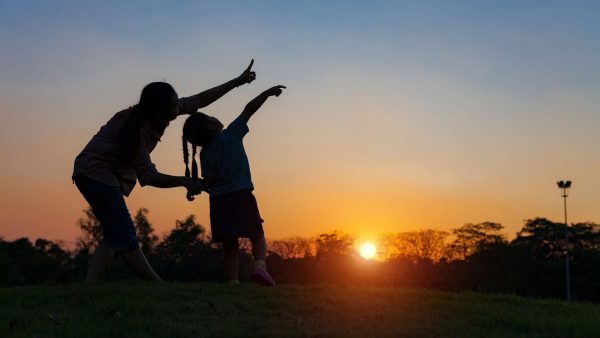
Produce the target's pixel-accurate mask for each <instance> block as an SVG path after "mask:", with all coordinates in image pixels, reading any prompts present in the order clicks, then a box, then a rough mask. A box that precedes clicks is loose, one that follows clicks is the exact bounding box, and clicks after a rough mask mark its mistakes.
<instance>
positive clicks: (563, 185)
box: [556, 181, 571, 301]
mask: <svg viewBox="0 0 600 338" xmlns="http://www.w3.org/2000/svg"><path fill="white" fill-rule="evenodd" d="M556 184H557V185H558V188H559V189H562V197H563V199H564V205H565V280H566V289H567V290H566V291H567V301H570V300H571V275H570V273H569V223H567V197H568V196H569V192H568V190H569V188H570V187H571V181H558V182H556Z"/></svg>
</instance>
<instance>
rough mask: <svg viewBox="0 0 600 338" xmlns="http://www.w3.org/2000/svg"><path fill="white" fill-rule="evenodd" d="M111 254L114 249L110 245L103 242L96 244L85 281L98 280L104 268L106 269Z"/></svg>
mask: <svg viewBox="0 0 600 338" xmlns="http://www.w3.org/2000/svg"><path fill="white" fill-rule="evenodd" d="M113 255H114V251H113V249H112V248H111V247H110V246H108V245H106V244H103V243H101V244H100V245H98V247H97V248H96V250H95V251H94V253H93V254H92V259H91V262H90V267H89V268H88V271H87V274H86V276H85V282H86V283H93V282H97V281H98V280H100V277H102V274H103V273H104V270H106V267H107V266H108V264H109V263H110V261H111V260H112V257H113Z"/></svg>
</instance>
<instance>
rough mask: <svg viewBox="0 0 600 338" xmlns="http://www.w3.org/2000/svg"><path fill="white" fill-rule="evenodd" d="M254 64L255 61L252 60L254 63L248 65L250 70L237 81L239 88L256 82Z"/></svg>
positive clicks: (247, 69) (245, 71)
mask: <svg viewBox="0 0 600 338" xmlns="http://www.w3.org/2000/svg"><path fill="white" fill-rule="evenodd" d="M253 64H254V59H252V61H250V65H248V68H246V70H244V72H243V73H242V74H241V75H240V76H238V77H237V78H236V79H235V80H236V82H237V85H238V86H241V85H243V84H246V83H250V82H252V81H254V80H256V73H255V72H253V71H252V70H251V69H252V65H253Z"/></svg>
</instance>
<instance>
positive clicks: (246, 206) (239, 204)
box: [210, 190, 264, 242]
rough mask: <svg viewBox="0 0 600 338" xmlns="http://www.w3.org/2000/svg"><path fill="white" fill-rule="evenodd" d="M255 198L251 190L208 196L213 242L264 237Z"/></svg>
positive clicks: (261, 220)
mask: <svg viewBox="0 0 600 338" xmlns="http://www.w3.org/2000/svg"><path fill="white" fill-rule="evenodd" d="M262 223H263V219H262V218H260V212H259V211H258V205H257V204H256V198H255V197H254V194H252V191H251V190H240V191H235V192H231V193H228V194H225V195H221V196H210V229H211V232H212V241H213V242H222V241H223V240H224V239H226V238H232V237H234V238H239V237H245V238H249V239H250V240H254V239H258V238H260V237H262V236H264V231H263V227H262Z"/></svg>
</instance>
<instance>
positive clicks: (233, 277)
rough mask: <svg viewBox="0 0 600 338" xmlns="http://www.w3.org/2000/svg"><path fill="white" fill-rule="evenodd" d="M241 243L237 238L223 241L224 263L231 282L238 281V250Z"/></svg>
mask: <svg viewBox="0 0 600 338" xmlns="http://www.w3.org/2000/svg"><path fill="white" fill-rule="evenodd" d="M239 245H240V244H239V242H238V239H237V238H227V239H225V240H224V241H223V263H225V273H226V274H227V278H229V281H230V282H232V281H233V282H235V281H238V280H239V279H238V250H239Z"/></svg>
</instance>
